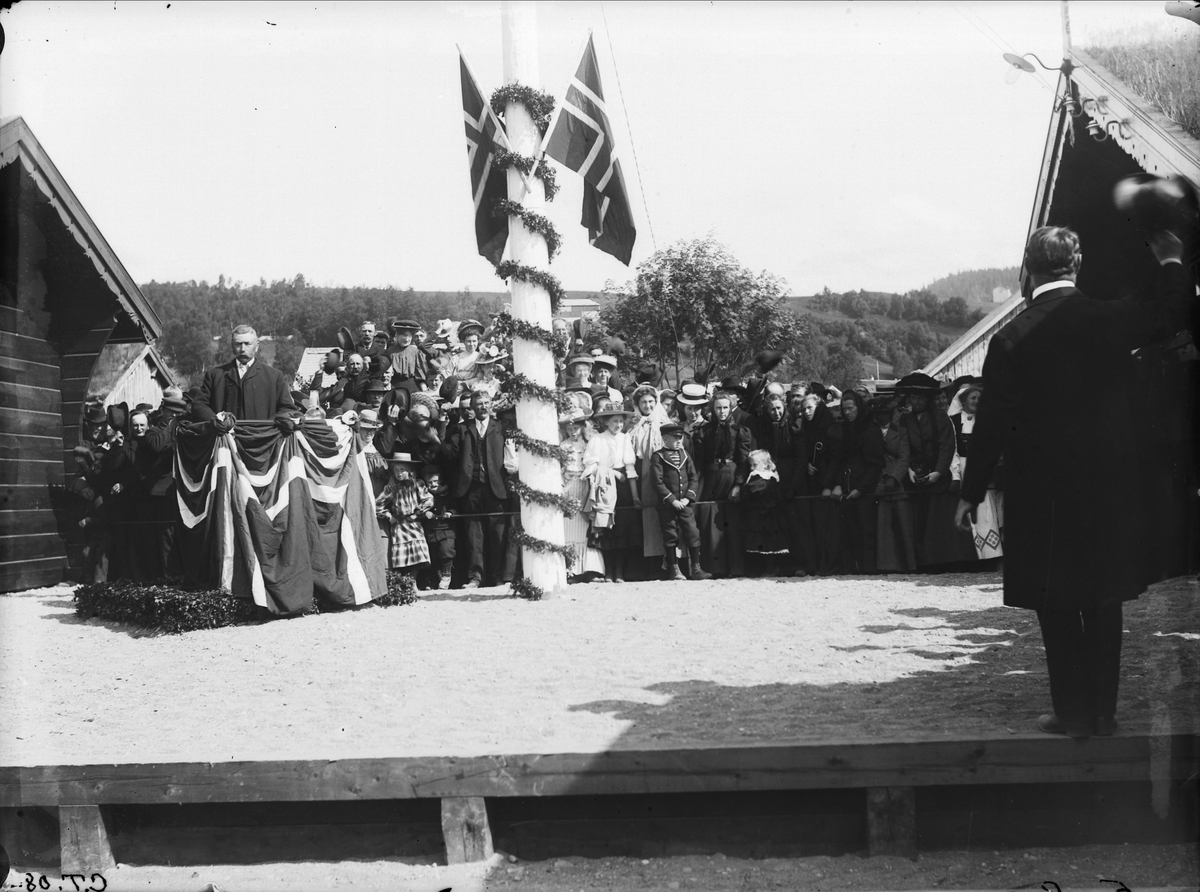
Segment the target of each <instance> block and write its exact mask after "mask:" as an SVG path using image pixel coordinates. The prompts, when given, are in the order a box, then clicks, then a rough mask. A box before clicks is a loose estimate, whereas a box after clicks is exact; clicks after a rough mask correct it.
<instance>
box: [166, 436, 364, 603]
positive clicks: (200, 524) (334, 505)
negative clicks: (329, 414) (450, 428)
mask: <svg viewBox="0 0 1200 892" xmlns="http://www.w3.org/2000/svg"><path fill="white" fill-rule="evenodd" d="M175 480H176V487H177V491H178V498H179V511H180V515H181V517H182V520H183V526H184V531H185V542H184V543H183V545H184V547H183V553H184V555H185V560H186V570H187V573H188V576H189V579H190V581H192V582H195V583H200V584H203V585H205V586H208V587H220V588H224V589H227V590H228V591H231V592H233V594H234V595H236V596H238V597H241V598H247V599H252V600H253V601H254V603H255V604H257V605H258V606H260V607H263V608H265V609H267V610H269V611H270V612H271V613H272V614H276V615H281V616H286V615H292V614H296V613H302V612H304V611H306V610H308V609H310V608H311V607H312V604H313V598H314V597H316V598H318V599H319V600H320V601H321V602H322V604H323V605H332V606H342V607H350V606H354V605H359V604H365V603H367V602H368V601H372V600H374V599H376V598H378V597H380V596H381V595H384V594H386V592H387V581H386V575H385V574H386V570H387V544H386V541H385V540H384V539H383V538H382V537H381V535H380V531H379V525H378V523H377V521H376V519H375V504H374V499H373V497H372V491H371V483H370V480H369V478H368V476H367V463H366V456H365V455H364V454H363V453H362V452H360V451H359V448H358V445H357V442H356V438H355V436H354V432H353V430H351V429H350V428H348V427H347V426H345V425H344V424H342V423H341V422H340V421H337V420H334V421H331V422H328V423H326V422H325V421H323V420H322V421H318V422H308V423H305V424H304V425H303V426H302V427H301V428H300V429H299V430H297V431H296V432H294V433H290V434H285V433H282V432H281V431H280V430H279V429H278V428H277V427H276V426H275V424H274V423H272V422H244V421H242V422H238V426H237V428H236V429H235V430H233V431H231V432H230V433H226V434H216V433H215V432H214V431H213V429H212V428H211V426H209V425H203V426H200V425H194V426H189V427H187V428H183V429H181V432H180V435H179V437H178V449H177V453H176V459H175Z"/></svg>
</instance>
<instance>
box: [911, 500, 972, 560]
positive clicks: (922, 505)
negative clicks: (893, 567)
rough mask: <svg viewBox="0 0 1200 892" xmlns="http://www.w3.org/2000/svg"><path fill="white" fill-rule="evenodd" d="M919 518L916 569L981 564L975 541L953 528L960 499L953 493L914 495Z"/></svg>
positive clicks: (915, 511) (970, 536) (968, 535)
mask: <svg viewBox="0 0 1200 892" xmlns="http://www.w3.org/2000/svg"><path fill="white" fill-rule="evenodd" d="M910 501H911V503H912V505H913V509H914V513H915V515H916V517H915V520H916V533H917V538H916V546H917V566H920V567H935V566H937V565H939V564H954V563H959V562H965V561H977V560H979V554H978V553H977V552H976V551H975V538H974V537H973V536H972V535H971V534H970V533H966V532H963V531H962V530H960V529H958V527H956V526H955V525H954V512H955V511H956V510H957V508H958V495H957V494H956V493H951V492H931V493H922V492H915V493H913V498H912V499H911V500H910Z"/></svg>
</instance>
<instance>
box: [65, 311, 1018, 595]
mask: <svg viewBox="0 0 1200 892" xmlns="http://www.w3.org/2000/svg"><path fill="white" fill-rule="evenodd" d="M554 331H555V333H556V334H558V335H560V336H561V337H562V338H563V341H564V346H565V347H567V348H568V350H567V353H568V355H567V356H566V358H565V359H564V360H563V361H562V362H560V363H559V370H558V374H559V379H558V383H559V386H560V387H561V389H562V390H563V391H564V392H565V393H566V395H567V397H568V399H569V403H570V409H569V410H564V411H563V412H561V413H560V419H559V420H560V426H561V443H560V447H561V451H560V453H559V454H560V457H561V461H562V473H563V491H564V493H565V494H566V495H567V496H569V497H570V498H572V499H573V500H574V501H575V503H576V504H577V505H578V506H579V510H578V511H577V512H574V513H571V512H568V513H567V516H566V518H565V521H564V523H565V537H566V542H567V544H568V545H569V546H570V548H571V553H572V557H573V561H572V562H571V564H570V568H569V573H570V574H571V576H572V578H573V579H577V580H596V581H600V580H607V581H611V582H615V583H619V582H623V581H624V580H625V579H626V578H656V577H658V578H667V579H684V578H691V579H707V578H711V577H713V576H717V577H732V576H746V575H750V576H759V575H776V576H777V575H788V576H808V575H831V574H846V573H883V572H901V573H911V572H916V571H918V570H922V569H926V568H932V567H944V566H949V565H961V564H964V563H968V562H975V561H978V560H981V559H990V558H996V557H999V556H1000V555H1001V541H1000V540H1001V527H1002V517H1003V512H1002V500H1001V493H1000V490H999V489H991V490H989V493H988V497H987V499H986V500H985V503H984V504H983V505H981V506H980V510H979V512H978V518H977V522H976V526H975V528H974V531H973V532H970V533H968V532H964V531H962V530H959V529H956V528H955V526H954V524H953V514H954V509H955V506H956V503H957V497H956V496H955V493H956V492H957V490H958V487H959V482H960V480H961V478H962V474H963V471H964V469H965V466H966V461H967V457H968V454H969V447H970V440H971V431H972V427H973V423H974V417H975V411H976V408H977V406H978V401H979V396H980V393H981V388H982V384H981V382H980V381H979V380H976V379H973V378H963V379H959V380H956V381H954V382H949V383H946V382H938V381H936V380H934V379H933V378H931V377H929V376H927V375H924V374H921V373H914V374H912V375H908V376H906V377H905V378H903V379H901V380H900V381H899V382H897V385H896V388H895V390H894V392H889V393H878V394H877V393H873V392H872V391H871V390H869V389H868V388H867V387H866V386H861V385H860V386H858V387H855V388H854V389H852V390H847V391H846V392H844V393H843V392H841V391H839V390H838V389H837V388H836V387H833V386H827V385H823V384H821V383H819V382H805V383H787V382H782V381H776V380H773V379H772V374H773V371H774V370H775V369H776V368H777V366H778V364H779V362H780V360H781V359H782V355H781V354H779V353H777V352H774V351H766V352H764V353H762V354H760V355H759V356H758V357H756V360H755V367H754V370H753V374H752V375H751V376H750V377H748V378H745V379H743V378H737V377H734V376H730V377H727V378H725V379H724V380H723V381H720V382H719V383H718V382H716V381H708V380H706V376H704V375H703V374H701V376H700V378H701V380H694V379H692V380H686V381H683V382H682V383H681V384H680V385H679V386H678V387H677V388H672V387H668V386H667V385H666V382H665V380H664V379H663V376H662V374H661V372H659V370H658V369H657V367H656V366H655V365H654V364H653V363H641V364H636V363H633V362H626V358H625V356H624V355H623V354H622V352H621V346H622V345H621V344H620V342H619V341H616V340H615V339H614V340H611V341H609V342H608V346H609V348H610V349H611V350H612V352H608V353H606V352H604V348H603V347H596V348H593V349H591V350H586V349H584V346H583V341H582V340H581V339H579V338H577V337H575V335H577V334H578V328H577V327H575V328H572V325H571V323H570V322H569V321H568V320H555V326H554ZM495 334H496V333H495V331H494V326H493V330H489V327H488V326H485V325H484V324H483V323H481V322H479V321H477V320H466V321H463V322H461V323H458V324H456V325H455V324H452V323H448V322H443V323H441V324H439V326H438V327H437V329H435V331H434V333H433V334H432V335H428V334H427V333H426V332H425V331H423V330H422V329H421V326H420V325H419V324H418V323H417V322H416V321H414V320H410V319H395V318H393V319H392V320H390V321H389V324H388V326H387V330H386V331H379V330H377V328H376V326H375V325H374V324H373V323H371V322H364V323H363V324H362V326H361V328H360V330H359V335H358V337H357V338H354V337H353V336H352V335H351V333H350V331H349V330H348V329H342V330H341V332H339V341H340V345H339V347H337V348H334V349H331V350H330V351H329V352H328V353H327V354H326V356H325V359H324V363H323V365H322V367H321V368H320V369H318V370H317V371H316V373H315V374H314V375H312V376H311V377H308V378H307V379H306V380H297V381H293V382H290V383H289V382H286V381H285V380H284V377H283V375H282V374H281V373H280V372H278V371H277V370H275V369H273V368H271V367H269V366H265V365H263V364H262V363H260V362H258V361H256V356H257V350H258V339H257V335H256V333H255V332H254V331H253V330H252V329H250V328H249V327H247V326H240V327H238V328H237V329H235V330H234V333H233V339H232V343H233V353H234V358H233V359H232V360H231V361H230V362H228V363H226V364H224V365H222V366H219V367H217V368H214V369H211V370H209V371H208V372H207V373H206V375H205V377H204V380H203V382H202V384H201V385H200V386H198V387H194V388H192V389H191V391H190V392H188V393H186V394H185V393H182V392H179V391H178V390H176V389H169V390H168V391H167V392H166V393H165V395H164V397H163V400H162V403H161V405H160V406H158V407H152V406H149V405H145V404H142V405H138V406H135V407H133V408H132V409H129V408H128V407H126V406H123V405H120V406H109V407H107V409H105V408H103V407H102V406H101V405H99V404H91V405H88V406H87V407H86V408H85V419H84V427H83V430H84V444H83V445H82V446H80V447H79V448H78V449H77V450H76V453H77V460H78V464H79V471H80V473H79V476H78V479H77V480H76V481H75V483H74V490H75V492H77V493H78V494H79V495H81V496H82V497H83V499H84V502H85V503H86V505H87V512H86V516H85V517H84V518H83V519H82V520H81V522H80V525H81V526H82V527H83V528H84V529H85V532H86V538H87V545H88V552H89V557H90V566H91V571H90V572H91V577H92V578H93V579H95V580H102V579H105V578H132V579H139V580H150V579H157V578H160V577H166V578H168V579H174V578H179V577H181V576H184V575H186V572H187V567H186V556H185V555H181V554H180V553H179V552H180V549H178V548H176V547H175V540H176V535H175V527H176V526H177V523H178V505H177V504H176V503H175V492H174V479H173V473H172V465H173V462H172V459H173V447H174V442H175V437H176V435H177V430H178V427H179V425H180V424H181V423H189V424H201V425H203V424H211V425H212V426H213V427H214V428H215V429H216V430H217V431H218V432H225V431H228V430H231V429H233V428H234V427H235V426H236V425H237V423H238V422H239V421H274V422H275V423H276V424H278V425H279V426H280V427H281V428H283V429H284V430H295V429H297V428H298V427H300V426H301V425H302V424H305V423H310V422H312V421H315V420H327V421H336V422H337V423H340V424H345V425H348V426H350V427H351V428H353V430H354V431H355V432H356V436H357V440H358V448H359V450H360V451H361V452H362V453H365V457H366V460H367V466H368V468H369V473H370V477H371V481H372V485H373V487H374V495H375V497H376V508H377V515H378V518H379V521H380V526H381V528H382V530H383V531H384V534H385V535H387V536H388V538H389V548H388V554H389V566H390V567H391V568H393V569H403V570H408V571H410V572H413V573H414V574H416V575H417V576H418V578H419V581H420V584H421V585H422V586H423V587H437V588H449V587H450V586H452V585H454V586H464V587H475V586H480V585H495V584H502V583H506V582H511V581H512V580H513V579H514V578H515V577H516V576H517V575H519V572H520V546H519V539H520V519H519V509H520V505H519V500H518V497H517V495H516V494H515V493H514V492H513V490H512V488H511V487H510V486H509V481H510V480H511V479H512V478H513V477H514V476H515V475H517V474H518V459H517V449H516V447H515V444H514V441H513V439H512V438H511V437H510V436H508V435H507V433H506V432H507V431H509V430H511V429H512V428H513V427H515V407H514V400H513V397H512V395H511V394H510V393H508V392H505V390H504V388H503V387H502V383H503V382H504V381H505V380H506V379H507V378H508V377H509V376H510V375H511V374H512V368H511V360H510V357H509V354H508V351H507V350H506V349H505V347H506V344H505V342H504V341H503V340H502V339H501V338H499V337H497V336H495ZM571 351H574V352H571Z"/></svg>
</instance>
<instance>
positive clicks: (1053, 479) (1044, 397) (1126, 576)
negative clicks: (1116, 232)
mask: <svg viewBox="0 0 1200 892" xmlns="http://www.w3.org/2000/svg"><path fill="white" fill-rule="evenodd" d="M1150 245H1151V249H1152V250H1153V252H1154V254H1155V256H1156V257H1157V258H1158V260H1159V263H1160V268H1159V271H1158V281H1157V283H1156V288H1155V292H1156V293H1155V294H1154V296H1153V299H1139V298H1137V297H1129V298H1125V299H1122V300H1114V301H1098V300H1089V299H1088V298H1087V297H1085V296H1084V295H1083V294H1082V293H1080V291H1079V290H1078V289H1077V288H1076V287H1075V277H1076V275H1077V274H1078V272H1079V267H1080V264H1081V261H1082V254H1081V252H1080V244H1079V237H1078V236H1077V235H1076V234H1075V233H1074V232H1072V231H1071V230H1069V229H1065V228H1061V227H1056V226H1046V227H1042V228H1041V229H1038V230H1037V231H1036V232H1034V233H1033V235H1032V236H1030V238H1029V243H1028V245H1027V246H1026V249H1025V270H1026V273H1027V275H1028V279H1027V283H1026V287H1027V288H1028V289H1029V290H1028V292H1027V294H1028V296H1027V303H1028V306H1027V308H1026V309H1025V310H1024V311H1023V312H1022V313H1021V314H1020V315H1019V316H1017V317H1016V318H1015V319H1013V320H1012V321H1011V322H1009V323H1008V324H1007V325H1005V326H1004V327H1003V328H1002V329H1001V330H1000V331H999V332H998V333H997V334H996V335H995V336H994V337H993V338H992V340H991V343H990V344H989V345H988V352H987V358H986V360H985V362H984V365H983V398H982V400H981V402H980V406H979V413H978V416H977V418H976V422H975V430H974V434H973V436H972V440H971V460H970V462H969V463H968V464H967V471H966V479H965V480H964V481H963V485H962V497H961V501H960V502H959V505H958V510H957V514H956V518H955V520H956V523H957V524H958V525H959V527H960V528H963V529H968V530H969V529H970V525H969V520H970V517H971V516H972V514H973V511H974V508H975V506H976V505H978V504H979V503H980V502H981V501H983V497H984V494H985V492H986V490H987V486H988V481H990V480H991V479H992V472H993V470H994V469H995V467H996V463H997V462H998V460H999V459H1000V456H1001V453H1003V455H1004V484H1005V489H1004V515H1005V518H1004V520H1005V525H1004V603H1005V604H1006V605H1008V606H1010V607H1024V608H1028V609H1031V610H1036V611H1037V616H1038V622H1039V624H1040V625H1041V629H1042V640H1043V642H1044V644H1045V647H1046V666H1047V670H1048V673H1049V676H1050V699H1051V702H1052V704H1053V707H1054V712H1053V713H1051V714H1047V715H1043V716H1041V717H1040V718H1039V719H1038V722H1037V724H1038V727H1039V728H1041V730H1043V731H1046V732H1048V733H1051V734H1067V735H1069V736H1072V737H1087V736H1089V735H1091V734H1097V735H1103V736H1107V735H1110V734H1113V733H1114V732H1115V730H1116V726H1117V722H1116V708H1117V686H1118V682H1119V678H1120V665H1121V633H1122V629H1121V625H1122V624H1121V603H1122V602H1123V601H1130V600H1133V599H1135V598H1137V596H1138V595H1139V594H1140V593H1141V592H1143V591H1145V589H1146V582H1147V578H1146V577H1147V574H1146V572H1145V571H1144V569H1143V557H1144V555H1145V553H1146V545H1147V543H1146V542H1145V530H1146V527H1145V525H1144V524H1142V523H1141V522H1140V518H1139V516H1138V505H1139V504H1140V502H1141V496H1140V494H1139V491H1138V489H1139V479H1138V467H1137V453H1136V449H1135V442H1134V437H1135V430H1134V425H1133V423H1132V419H1133V412H1132V400H1133V392H1132V388H1131V383H1130V372H1131V364H1132V361H1131V357H1130V353H1131V351H1132V350H1134V349H1135V348H1137V347H1138V346H1141V345H1143V344H1146V343H1149V342H1151V341H1153V340H1156V339H1157V338H1160V337H1162V336H1164V335H1169V334H1171V333H1173V332H1175V331H1177V330H1179V329H1181V328H1183V327H1184V326H1185V325H1186V323H1187V317H1188V313H1189V310H1190V309H1191V308H1192V306H1193V304H1194V302H1195V288H1194V286H1193V284H1192V283H1191V281H1190V276H1189V275H1188V272H1187V270H1186V269H1185V268H1184V266H1183V265H1182V264H1181V262H1180V261H1181V257H1182V244H1181V242H1180V240H1179V239H1178V238H1176V237H1175V236H1174V235H1172V234H1170V233H1168V232H1159V233H1157V234H1156V235H1154V236H1152V237H1151V240H1150Z"/></svg>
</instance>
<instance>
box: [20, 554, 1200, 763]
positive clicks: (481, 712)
mask: <svg viewBox="0 0 1200 892" xmlns="http://www.w3.org/2000/svg"><path fill="white" fill-rule="evenodd" d="M1196 594H1197V589H1196V585H1195V582H1194V580H1191V579H1180V580H1174V581H1170V582H1167V583H1162V584H1160V585H1159V586H1156V587H1155V588H1154V589H1153V590H1152V591H1151V592H1150V593H1149V594H1147V595H1144V596H1143V597H1142V598H1141V599H1140V600H1138V601H1137V602H1134V603H1133V604H1131V605H1128V606H1127V608H1126V627H1127V629H1128V630H1129V633H1128V634H1127V636H1126V644H1125V660H1124V662H1125V666H1126V672H1125V674H1124V677H1123V681H1122V685H1123V687H1122V703H1121V710H1120V718H1121V720H1122V725H1123V727H1124V728H1125V729H1128V730H1139V729H1140V730H1144V731H1149V730H1150V727H1151V724H1152V723H1153V722H1156V721H1157V722H1158V723H1159V724H1158V726H1157V727H1156V730H1157V731H1161V730H1165V729H1164V728H1163V722H1164V721H1166V722H1168V723H1172V727H1174V729H1175V730H1180V729H1181V727H1182V726H1183V725H1186V724H1187V723H1188V722H1189V721H1193V720H1194V717H1195V716H1196V714H1197V708H1196V707H1197V683H1196V682H1197V659H1196V658H1197V655H1198V652H1200V640H1197V639H1198V636H1197V635H1196V633H1195V628H1196V623H1195V621H1194V617H1195V610H1194V607H1195V596H1196ZM999 602H1000V580H999V577H998V575H982V576H981V575H964V576H953V577H951V576H932V577H930V576H925V577H921V576H915V577H886V578H863V577H846V578H837V579H815V580H796V581H792V580H734V581H729V580H726V581H720V582H707V583H663V582H647V583H629V584H626V585H623V586H613V585H588V586H582V585H581V586H571V587H570V588H569V589H568V591H567V593H566V595H565V596H563V597H560V598H558V599H555V600H548V601H543V602H540V603H530V602H525V601H521V600H517V599H513V598H510V597H507V596H506V593H505V592H504V591H502V590H487V589H484V590H476V591H475V592H470V593H468V592H461V593H460V592H450V593H432V594H429V595H426V596H425V597H423V598H422V599H421V600H420V601H418V603H416V604H414V605H411V606H407V607H393V608H386V609H384V608H374V607H371V608H366V609H361V610H357V611H353V612H347V613H340V614H321V615H317V616H308V617H300V618H296V619H291V620H280V621H276V622H273V623H269V624H266V625H259V626H246V627H236V628H229V629H218V630H211V631H199V632H191V633H187V634H184V635H175V636H168V635H151V636H147V635H144V634H142V633H138V632H137V631H136V630H133V629H131V628H129V627H126V626H122V625H120V624H116V623H107V622H101V621H97V620H87V621H84V620H80V619H78V618H76V617H75V615H74V612H73V608H72V601H71V596H70V589H69V588H67V587H66V586H60V587H56V588H49V589H40V590H35V591H31V592H27V593H23V594H19V595H9V596H3V597H0V702H3V703H4V704H5V720H4V722H3V730H2V732H0V764H4V765H34V764H71V763H105V762H123V761H129V760H130V759H131V757H132V756H131V754H136V757H135V758H136V761H140V762H153V761H221V760H230V759H232V760H242V759H247V760H254V759H257V760H263V759H312V758H353V757H371V756H419V755H457V756H468V755H478V754H489V753H507V754H514V753H535V752H542V753H554V752H599V751H604V750H608V749H636V748H646V747H664V748H666V747H677V746H690V745H715V744H726V745H728V744H739V743H741V744H744V743H755V742H768V743H780V742H782V743H786V742H791V741H804V740H821V739H825V740H828V739H849V738H859V739H861V737H860V735H861V734H869V735H870V736H872V737H875V738H876V739H878V738H881V737H892V738H904V737H910V736H912V734H914V733H918V734H919V735H920V736H926V735H928V734H929V733H937V734H954V735H960V734H963V735H981V734H982V735H994V734H996V733H1006V732H1007V733H1036V732H1034V731H1033V730H1032V729H1033V726H1032V723H1033V721H1034V720H1035V719H1036V717H1037V715H1038V714H1039V713H1040V712H1044V711H1047V710H1048V699H1049V698H1048V694H1047V689H1046V681H1045V663H1044V657H1043V655H1042V651H1041V642H1040V636H1039V634H1038V631H1037V626H1036V621H1035V620H1034V618H1033V615H1032V614H1031V613H1030V612H1029V611H1022V610H1009V609H1005V608H1002V607H999V606H998V605H999ZM1193 723H1194V722H1193Z"/></svg>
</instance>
